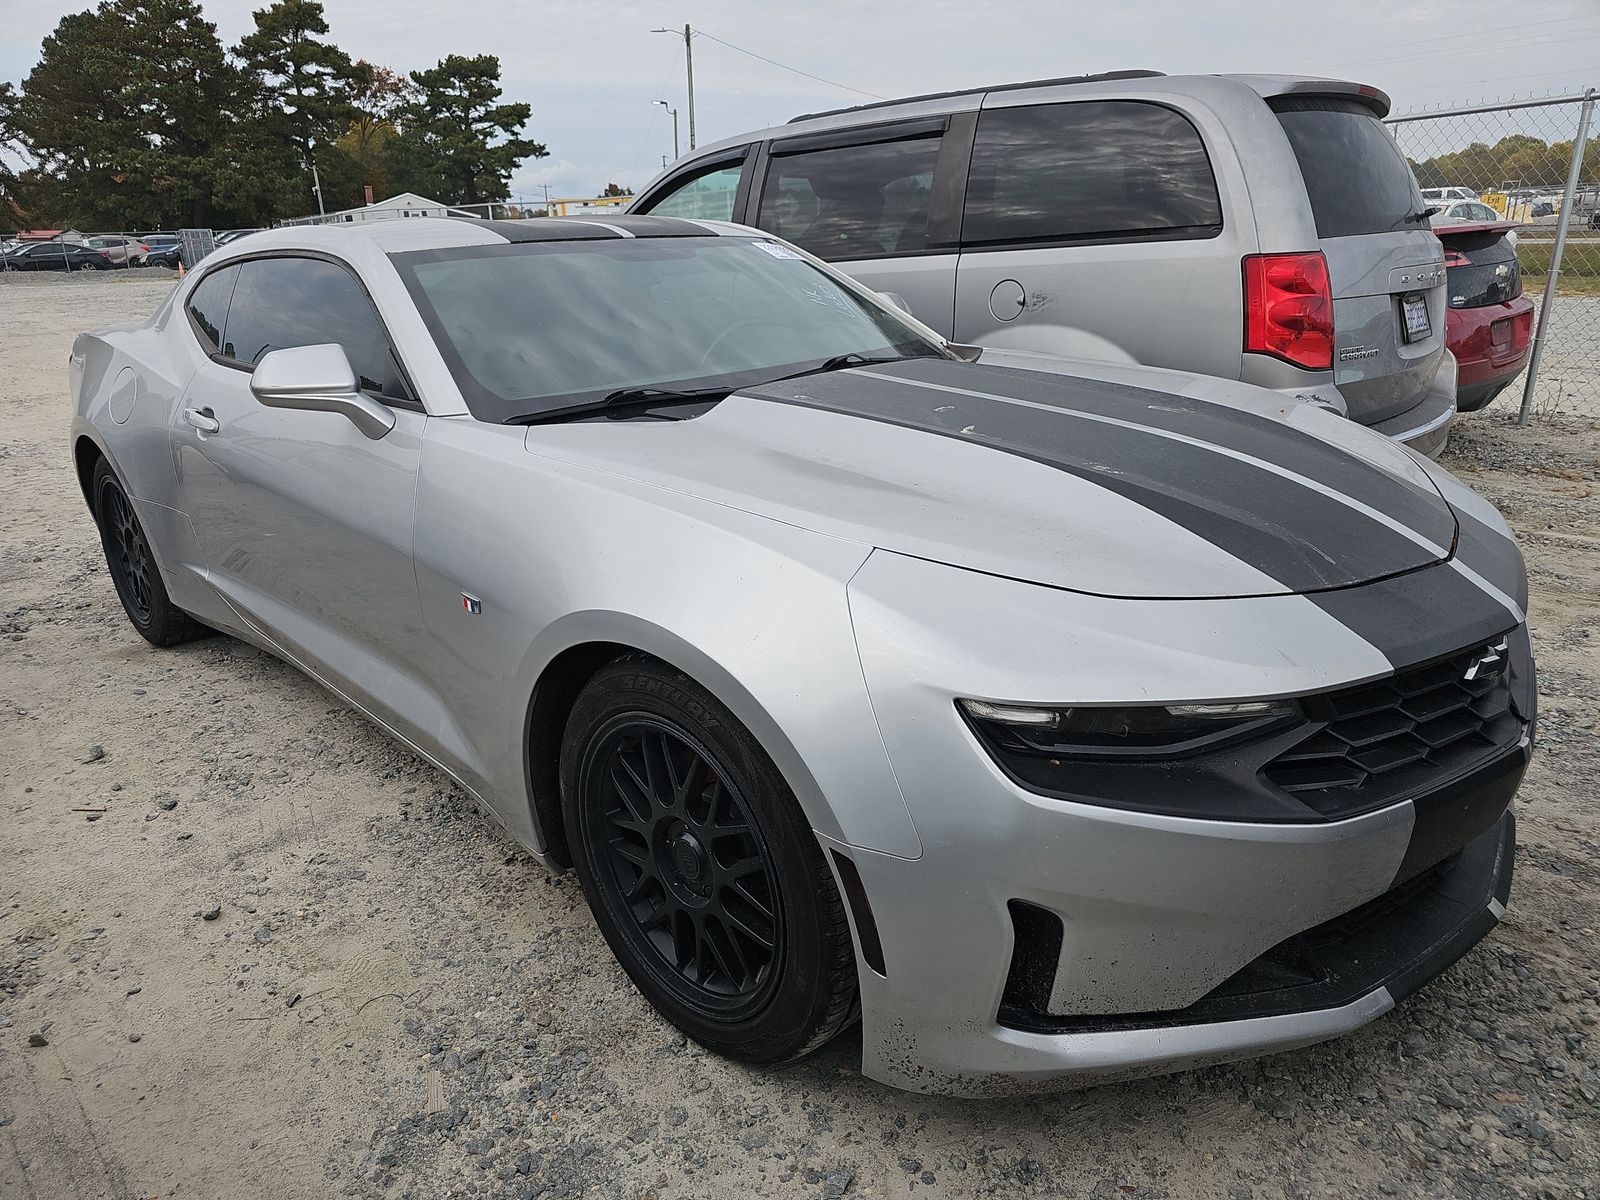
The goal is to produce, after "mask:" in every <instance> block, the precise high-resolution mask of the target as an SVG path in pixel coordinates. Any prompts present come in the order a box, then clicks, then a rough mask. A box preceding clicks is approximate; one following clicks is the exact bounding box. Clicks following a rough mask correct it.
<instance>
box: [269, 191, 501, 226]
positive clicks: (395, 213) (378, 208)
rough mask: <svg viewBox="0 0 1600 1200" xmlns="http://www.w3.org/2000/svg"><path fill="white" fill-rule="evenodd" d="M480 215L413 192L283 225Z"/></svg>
mask: <svg viewBox="0 0 1600 1200" xmlns="http://www.w3.org/2000/svg"><path fill="white" fill-rule="evenodd" d="M482 215H483V214H482V213H475V212H469V211H468V210H467V209H464V208H454V207H452V206H450V205H448V204H441V203H440V202H439V201H437V200H429V199H428V198H427V197H426V196H419V195H417V194H416V193H415V192H401V193H400V194H399V195H398V196H390V197H389V198H388V199H387V200H379V201H378V202H377V203H376V204H367V205H363V206H362V207H360V208H343V209H340V210H339V211H338V212H331V213H325V214H318V215H317V216H314V217H296V218H295V219H294V220H292V221H285V222H283V224H285V225H343V224H345V223H346V222H355V221H390V220H394V219H395V218H397V217H481V216H482Z"/></svg>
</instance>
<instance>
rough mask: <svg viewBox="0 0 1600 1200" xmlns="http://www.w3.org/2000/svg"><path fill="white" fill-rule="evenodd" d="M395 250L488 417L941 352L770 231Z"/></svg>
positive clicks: (471, 399) (447, 353)
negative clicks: (627, 393)
mask: <svg viewBox="0 0 1600 1200" xmlns="http://www.w3.org/2000/svg"><path fill="white" fill-rule="evenodd" d="M393 261H394V262H395V264H396V265H397V266H398V267H399V269H400V271H401V274H402V276H403V277H404V278H405V280H406V284H407V286H408V288H409V289H410V291H411V295H412V298H413V299H414V300H416V302H417V307H418V308H419V309H420V310H421V312H422V315H423V319H424V320H425V321H427V322H428V325H429V327H430V329H431V330H432V332H433V336H434V339H435V341H436V342H437V343H438V346H439V349H440V350H441V352H442V353H443V354H444V358H445V361H446V363H448V364H449V365H450V368H451V370H452V371H453V372H454V373H455V376H456V379H457V381H458V382H459V383H460V384H461V390H462V393H463V394H464V395H465V396H466V399H467V404H468V406H469V407H470V408H471V409H472V413H473V415H474V416H476V417H477V418H478V419H479V420H484V421H504V420H506V419H508V418H515V417H518V416H525V415H528V414H532V413H539V412H549V411H551V410H554V409H560V408H565V407H569V406H571V405H573V404H579V403H587V402H590V401H594V400H599V399H600V398H601V397H602V396H604V395H606V394H607V393H608V392H612V391H615V390H617V389H619V388H632V387H669V388H677V387H692V388H701V387H716V386H719V385H721V386H727V387H729V388H734V387H742V386H745V385H748V384H753V383H758V382H762V381H765V380H771V379H774V378H777V377H779V376H783V375H790V374H792V373H794V372H795V371H796V370H799V369H801V368H811V367H815V366H818V365H819V364H821V363H822V362H824V361H825V360H827V359H830V358H833V357H835V356H836V355H840V354H862V355H865V356H868V357H879V356H883V355H890V356H892V355H895V354H902V355H905V354H920V355H934V356H937V355H940V354H941V351H940V350H939V349H938V348H937V347H935V346H934V345H933V344H932V343H930V342H928V341H926V340H925V338H924V335H923V334H922V333H921V332H920V331H919V330H918V329H916V328H914V327H912V326H911V325H910V324H908V323H907V322H906V320H905V319H904V318H903V317H901V316H900V315H899V314H898V313H897V312H895V311H894V310H893V309H888V308H885V307H880V306H878V305H875V304H873V303H871V302H870V301H869V300H866V299H864V298H862V297H861V296H859V295H857V294H856V292H855V291H854V290H853V289H852V288H851V287H850V286H849V285H847V284H846V283H844V282H842V281H838V280H835V279H834V278H833V277H832V276H831V275H830V274H828V273H826V272H824V271H823V270H822V269H821V268H819V267H817V266H814V265H813V264H812V262H811V261H810V260H809V259H808V258H806V257H804V256H803V255H801V254H798V253H796V252H795V251H794V250H791V249H789V248H788V247H787V246H783V245H780V244H779V243H777V242H774V241H770V240H768V239H765V238H763V239H760V240H756V239H751V238H743V237H684V238H676V237H670V238H666V237H664V238H644V237H641V238H628V239H623V238H617V239H607V240H598V239H597V240H594V241H571V242H542V243H540V242H534V243H527V244H524V245H519V246H517V245H513V246H507V245H500V246H466V247H460V248H456V249H449V250H436V251H413V252H411V253H409V254H399V255H395V256H394V258H393ZM234 303H235V307H237V305H238V302H237V301H235V302H234Z"/></svg>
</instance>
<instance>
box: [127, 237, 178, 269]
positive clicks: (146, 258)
mask: <svg viewBox="0 0 1600 1200" xmlns="http://www.w3.org/2000/svg"><path fill="white" fill-rule="evenodd" d="M182 261H183V246H182V244H180V243H179V242H176V241H172V242H159V243H157V244H156V245H153V246H151V247H150V252H149V253H148V254H145V255H143V256H142V257H140V258H139V259H136V260H135V262H136V265H138V266H141V267H170V268H171V269H172V270H174V271H176V270H177V269H178V264H179V263H180V262H182Z"/></svg>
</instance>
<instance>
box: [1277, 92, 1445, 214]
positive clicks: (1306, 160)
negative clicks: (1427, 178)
mask: <svg viewBox="0 0 1600 1200" xmlns="http://www.w3.org/2000/svg"><path fill="white" fill-rule="evenodd" d="M1268 103H1270V104H1271V105H1272V108H1273V111H1274V112H1276V113H1277V114H1278V122H1279V124H1281V125H1282V126H1283V132H1284V133H1286V134H1287V135H1288V137H1289V145H1290V146H1292V147H1293V148H1294V156H1295V159H1296V160H1297V161H1298V162H1299V163H1300V174H1301V175H1302V176H1304V177H1305V181H1306V193H1307V195H1309V196H1310V198H1311V212H1312V215H1313V216H1314V217H1315V218H1316V221H1317V236H1318V237H1325V238H1335V237H1353V236H1356V235H1358V234H1366V233H1393V232H1395V231H1397V230H1401V229H1416V228H1418V227H1419V226H1418V224H1417V222H1418V221H1420V220H1421V219H1422V217H1421V212H1422V209H1423V203H1422V196H1421V194H1420V193H1419V192H1418V191H1417V181H1416V180H1415V179H1414V178H1413V177H1412V175H1411V168H1410V166H1409V165H1408V164H1407V163H1406V160H1405V156H1404V155H1403V154H1401V153H1400V148H1399V147H1398V146H1396V145H1395V143H1394V138H1392V137H1391V136H1389V131H1388V130H1387V129H1385V128H1384V127H1383V123H1382V122H1381V121H1379V120H1378V118H1377V116H1376V115H1375V114H1374V113H1373V111H1372V110H1371V109H1370V108H1367V107H1366V106H1365V105H1363V104H1359V103H1357V102H1356V101H1354V100H1340V99H1335V98H1333V97H1328V96H1292V97H1279V98H1275V99H1273V100H1271V101H1269V102H1268Z"/></svg>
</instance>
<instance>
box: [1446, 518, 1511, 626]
mask: <svg viewBox="0 0 1600 1200" xmlns="http://www.w3.org/2000/svg"><path fill="white" fill-rule="evenodd" d="M1456 522H1457V524H1458V525H1459V526H1460V527H1461V533H1460V535H1459V536H1458V537H1457V538H1456V553H1455V557H1456V558H1457V559H1459V560H1460V561H1461V564H1462V565H1463V566H1465V567H1470V568H1471V569H1472V570H1473V571H1475V572H1477V573H1478V574H1479V575H1481V576H1483V578H1485V579H1486V580H1488V581H1489V582H1490V583H1492V584H1494V586H1495V587H1497V588H1499V589H1500V590H1501V591H1502V592H1504V593H1505V594H1506V595H1508V596H1510V597H1511V598H1512V599H1513V600H1515V601H1516V602H1517V606H1518V607H1519V608H1521V609H1522V610H1523V611H1524V612H1526V611H1527V608H1528V571H1527V568H1526V567H1525V566H1524V565H1523V562H1522V551H1520V550H1518V549H1517V544H1516V543H1515V542H1514V541H1512V540H1511V539H1510V538H1508V537H1507V536H1506V535H1505V534H1503V533H1501V532H1500V531H1499V530H1498V529H1494V528H1491V527H1490V526H1488V525H1485V524H1484V523H1483V522H1482V521H1480V520H1478V519H1477V518H1476V517H1474V516H1472V515H1471V514H1470V513H1457V514H1456Z"/></svg>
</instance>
